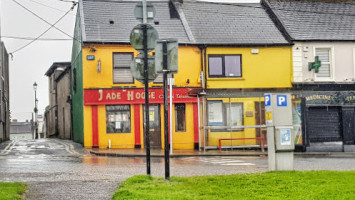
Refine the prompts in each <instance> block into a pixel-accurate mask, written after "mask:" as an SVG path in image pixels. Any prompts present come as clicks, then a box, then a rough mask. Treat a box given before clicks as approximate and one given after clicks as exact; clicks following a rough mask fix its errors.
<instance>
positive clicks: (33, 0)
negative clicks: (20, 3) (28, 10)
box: [30, 0, 75, 16]
mask: <svg viewBox="0 0 355 200" xmlns="http://www.w3.org/2000/svg"><path fill="white" fill-rule="evenodd" d="M30 1H32V2H33V3H36V4H39V5H41V6H44V7H47V8H51V9H53V10H57V11H60V12H64V13H65V12H66V11H64V10H61V9H58V8H54V7H52V6H48V5H46V4H43V3H41V2H38V1H35V0H30ZM69 14H70V15H73V16H75V15H74V14H71V13H69Z"/></svg>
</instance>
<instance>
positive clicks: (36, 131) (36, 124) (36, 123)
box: [35, 90, 38, 139]
mask: <svg viewBox="0 0 355 200" xmlns="http://www.w3.org/2000/svg"><path fill="white" fill-rule="evenodd" d="M37 112H38V110H37V91H36V90H35V139H38V128H37V127H38V122H37Z"/></svg>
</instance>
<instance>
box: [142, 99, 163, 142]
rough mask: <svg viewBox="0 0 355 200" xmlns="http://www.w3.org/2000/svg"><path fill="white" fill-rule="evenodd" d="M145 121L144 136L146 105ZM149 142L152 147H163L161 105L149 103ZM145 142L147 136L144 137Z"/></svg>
mask: <svg viewBox="0 0 355 200" xmlns="http://www.w3.org/2000/svg"><path fill="white" fill-rule="evenodd" d="M143 121H144V122H143V123H144V127H143V130H144V133H143V134H144V136H145V121H146V120H145V106H144V105H143ZM149 141H150V142H149V143H150V147H151V148H154V149H160V148H161V125H160V105H159V104H150V105H149ZM144 143H145V137H144Z"/></svg>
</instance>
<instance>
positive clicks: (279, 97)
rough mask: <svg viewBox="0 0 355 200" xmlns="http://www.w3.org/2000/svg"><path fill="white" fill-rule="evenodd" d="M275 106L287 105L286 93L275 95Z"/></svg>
mask: <svg viewBox="0 0 355 200" xmlns="http://www.w3.org/2000/svg"><path fill="white" fill-rule="evenodd" d="M276 98H277V106H287V96H286V95H277V96H276Z"/></svg>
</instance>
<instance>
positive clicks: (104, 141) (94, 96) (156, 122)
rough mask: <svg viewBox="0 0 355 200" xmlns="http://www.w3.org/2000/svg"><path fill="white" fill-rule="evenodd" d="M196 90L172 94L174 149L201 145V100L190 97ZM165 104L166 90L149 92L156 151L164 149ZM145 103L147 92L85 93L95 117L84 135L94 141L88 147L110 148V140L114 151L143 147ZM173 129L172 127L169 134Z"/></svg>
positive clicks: (188, 89) (177, 89)
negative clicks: (199, 133) (199, 104)
mask: <svg viewBox="0 0 355 200" xmlns="http://www.w3.org/2000/svg"><path fill="white" fill-rule="evenodd" d="M192 89H194V88H173V91H172V92H173V96H172V99H173V147H174V149H193V148H196V147H197V146H198V143H199V139H198V138H199V137H198V132H199V130H198V127H199V126H198V107H197V98H196V97H190V96H188V95H187V93H188V92H189V91H191V90H192ZM163 100H164V95H163V89H161V88H150V89H149V104H150V106H149V123H150V141H151V143H150V144H151V147H152V148H162V146H163V141H164V139H163V136H164V132H163V131H164V128H163V125H164V117H163V106H164V104H163ZM144 102H145V92H144V89H141V88H139V89H86V90H84V106H85V107H91V116H88V117H87V118H88V120H89V119H90V120H91V121H90V122H91V124H92V126H91V127H90V128H92V130H90V131H84V138H86V139H87V140H88V141H90V142H88V143H87V144H86V146H92V147H100V148H106V147H108V143H109V142H108V141H109V140H110V142H112V144H113V145H112V148H141V147H143V146H144V140H145V138H144V136H143V135H144V134H143V133H144V121H145V116H144V115H143V113H144V106H143V105H144ZM169 112H170V111H169ZM169 118H170V115H169ZM169 120H170V119H169ZM84 123H85V120H84ZM88 123H89V122H88ZM170 128H171V127H170V125H169V130H170ZM86 132H88V134H86ZM89 132H90V134H89ZM91 141H92V142H91ZM90 144H91V145H90Z"/></svg>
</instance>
